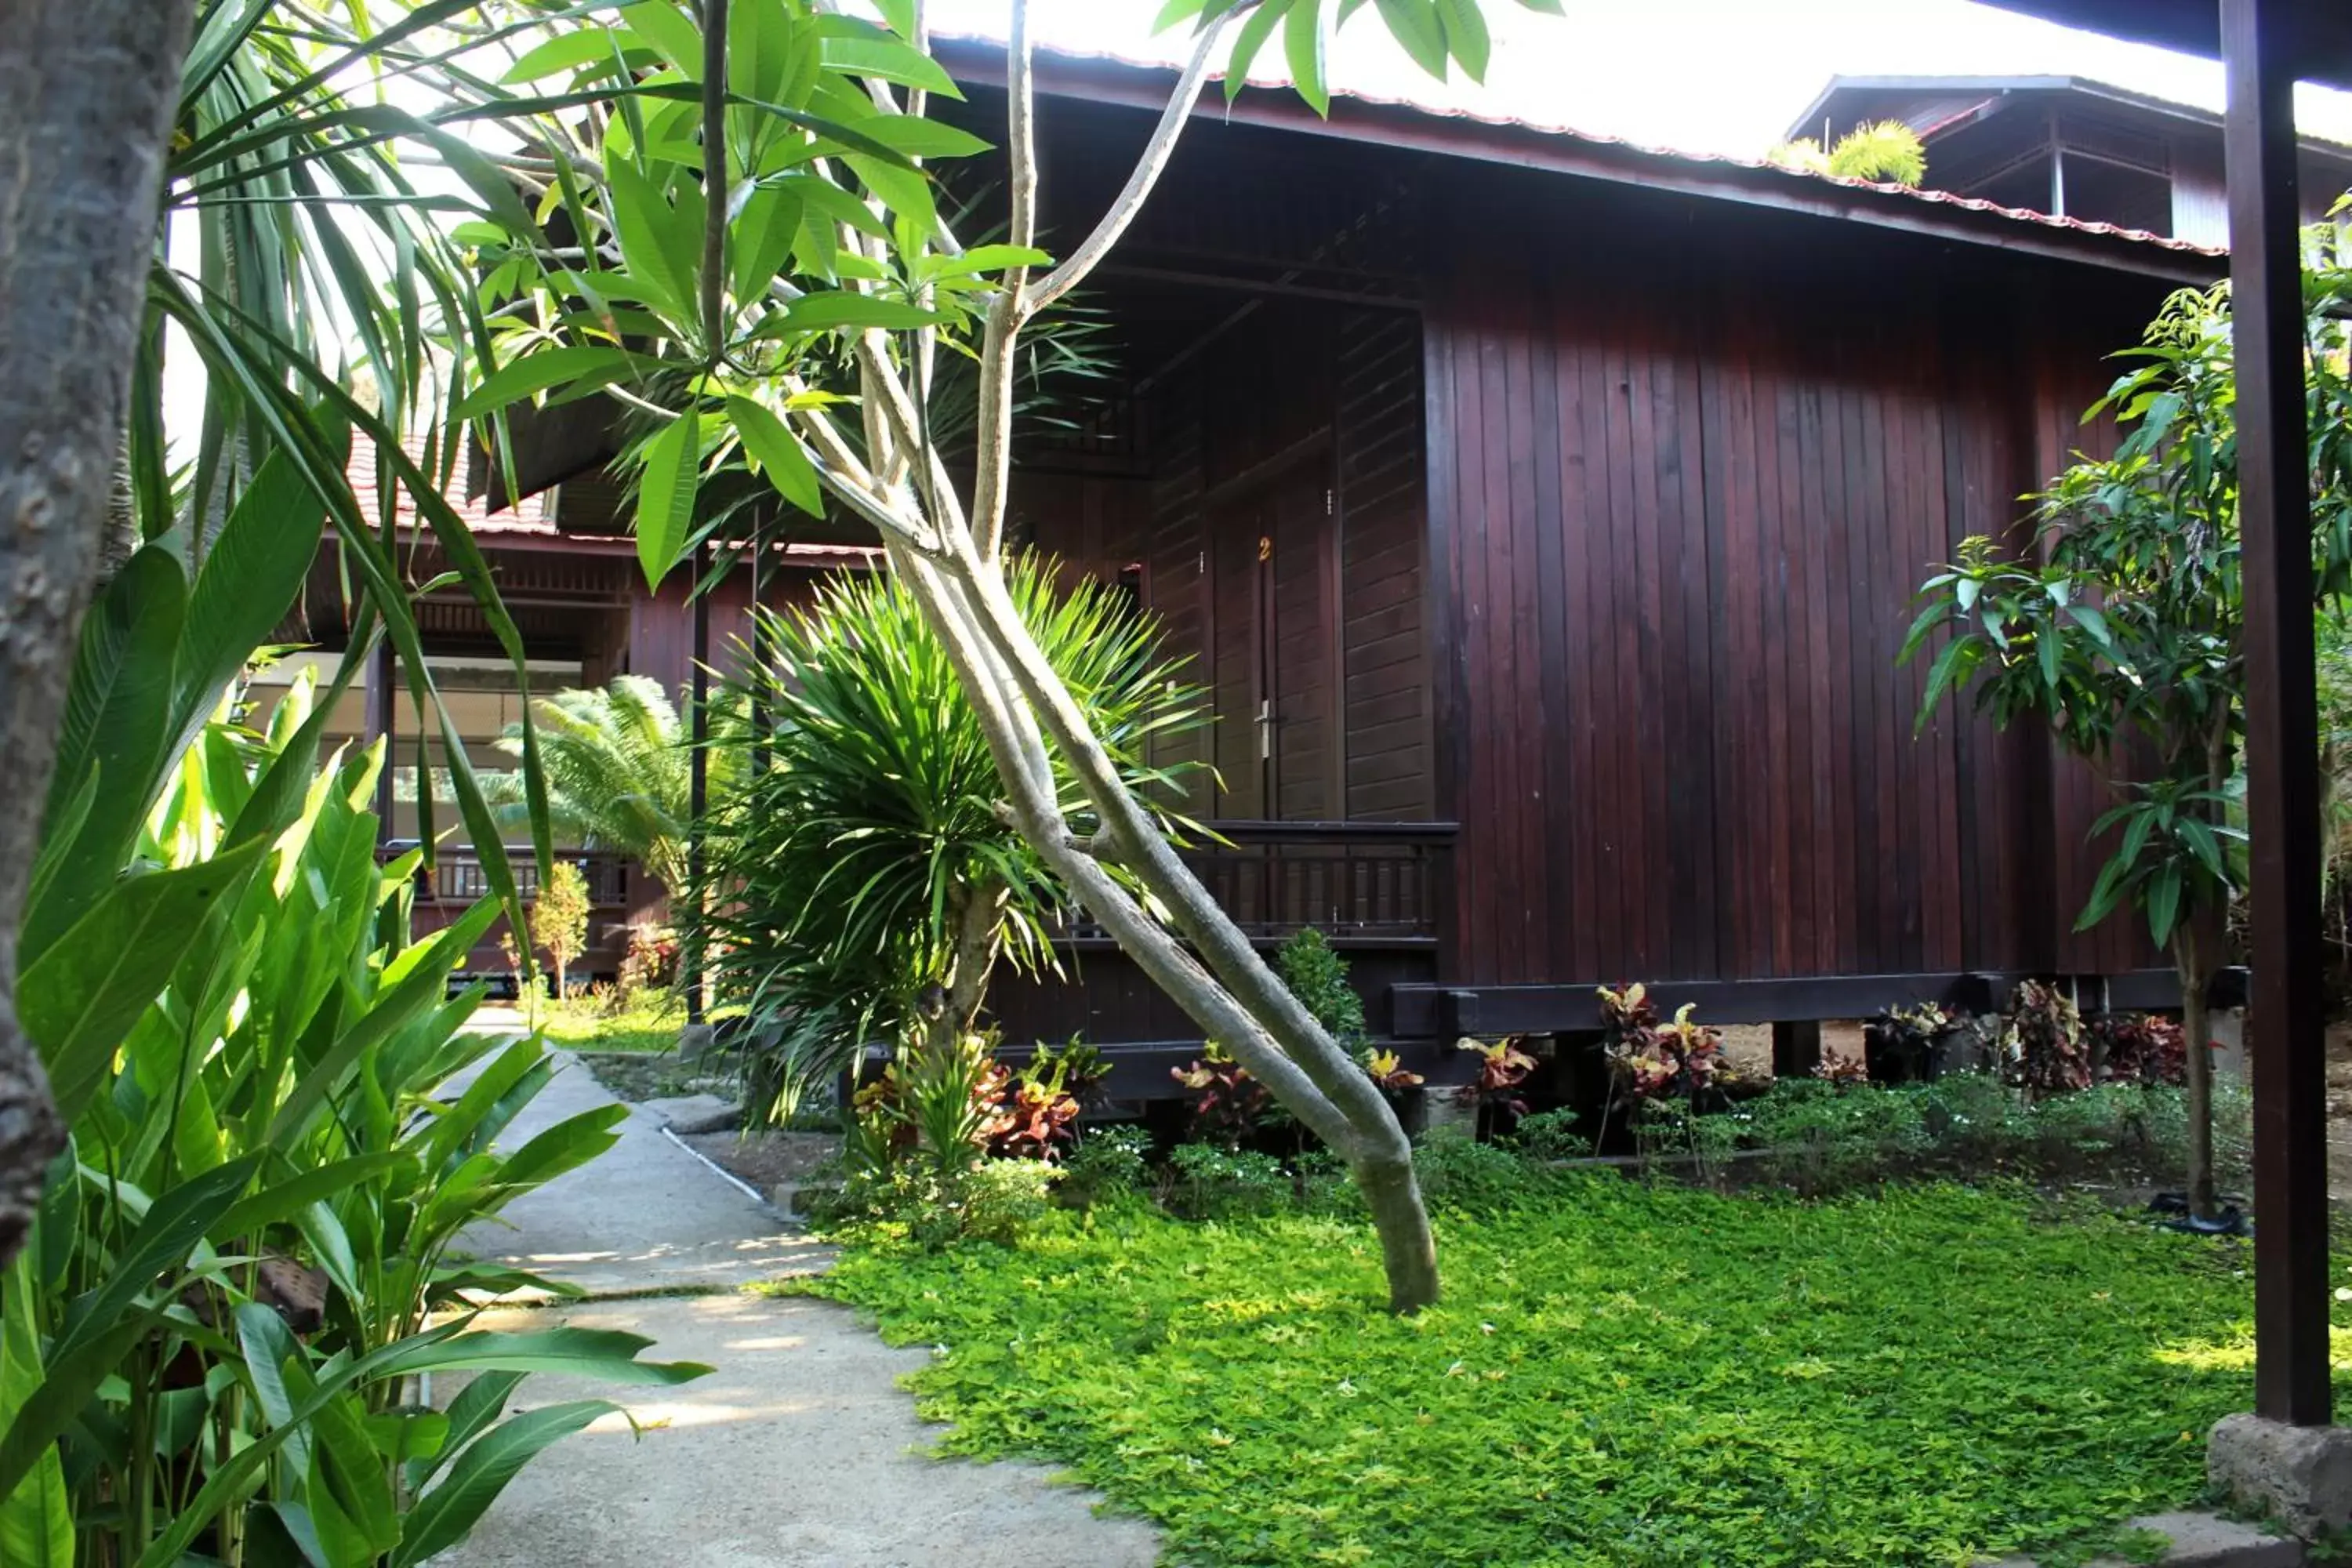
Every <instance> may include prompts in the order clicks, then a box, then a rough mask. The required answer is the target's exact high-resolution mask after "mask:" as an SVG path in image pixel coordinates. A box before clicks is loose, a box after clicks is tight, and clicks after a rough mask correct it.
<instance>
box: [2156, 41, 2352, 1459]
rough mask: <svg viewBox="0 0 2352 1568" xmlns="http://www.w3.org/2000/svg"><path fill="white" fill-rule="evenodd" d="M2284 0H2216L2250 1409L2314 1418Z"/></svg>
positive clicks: (2305, 568)
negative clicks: (2239, 621)
mask: <svg viewBox="0 0 2352 1568" xmlns="http://www.w3.org/2000/svg"><path fill="white" fill-rule="evenodd" d="M2293 13H2294V6H2292V5H2288V4H2287V3H2286V0H2222V4H2221V56H2222V62H2223V67H2224V74H2225V75H2226V76H2227V78H2228V81H2229V110H2228V114H2227V118H2226V132H2225V135H2226V143H2227V149H2228V154H2227V156H2228V173H2229V202H2230V246H2231V259H2230V280H2231V296H2232V299H2233V300H2234V318H2235V322H2236V357H2237V377H2238V484H2239V518H2240V523H2241V528H2242V547H2243V552H2244V554H2243V560H2244V571H2245V586H2246V604H2245V626H2246V634H2245V635H2246V819H2247V824H2248V827H2249V830H2250V832H2251V834H2252V845H2251V849H2252V868H2251V873H2252V874H2251V879H2250V883H2249V889H2248V892H2249V901H2250V903H2251V905H2252V939H2253V951H2252V962H2253V1013H2252V1035H2253V1049H2252V1052H2251V1056H2252V1074H2253V1098H2254V1148H2253V1159H2254V1204H2255V1209H2256V1213H2257V1215H2258V1222H2257V1225H2256V1228H2255V1235H2254V1350H2255V1363H2254V1409H2255V1414H2257V1415H2261V1416H2263V1417H2265V1418H2266V1419H2269V1420H2272V1421H2278V1422H2284V1423H2288V1424H2291V1425H2294V1426H2325V1425H2326V1423H2327V1421H2328V1419H2329V1416H2330V1404H2329V1388H2328V1357H2327V1304H2328V1290H2327V1141H2326V1140H2327V1130H2326V1108H2327V1094H2326V1088H2327V1086H2326V1055H2325V1049H2324V1044H2323V1036H2322V1028H2323V1025H2324V1021H2325V1020H2324V1012H2323V1006H2324V1004H2323V995H2322V990H2321V980H2320V964H2321V960H2322V952H2321V946H2320V924H2319V921H2320V900H2319V893H2320V889H2319V866H2320V842H2319V836H2320V820H2319V809H2320V806H2319V757H2318V740H2317V735H2318V714H2317V697H2316V693H2315V672H2314V667H2313V658H2312V572H2311V487H2310V479H2309V477H2308V476H2309V464H2310V458H2309V446H2308V437H2307V434H2306V431H2305V413H2304V331H2303V327H2304V312H2303V280H2302V250H2301V237H2300V235H2299V233H2298V229H2297V216H2298V212H2297V206H2296V200H2295V136H2294V58H2295V57H2294V37H2293V33H2292V28H2293V22H2292V20H2291V18H2292V16H2293ZM2204 1045H2205V1042H2203V1041H2201V1040H2192V1041H2190V1042H2189V1049H2191V1050H2200V1049H2202V1048H2204Z"/></svg>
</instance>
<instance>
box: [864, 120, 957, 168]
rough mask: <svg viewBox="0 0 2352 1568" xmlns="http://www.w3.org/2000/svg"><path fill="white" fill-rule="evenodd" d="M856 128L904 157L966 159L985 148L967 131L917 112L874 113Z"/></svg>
mask: <svg viewBox="0 0 2352 1568" xmlns="http://www.w3.org/2000/svg"><path fill="white" fill-rule="evenodd" d="M857 129H858V130H859V131H861V132H864V133H865V134H866V135H867V136H869V137H872V138H873V139H874V140H875V141H877V142H880V143H882V145H884V146H885V147H887V148H889V149H890V150H891V151H892V152H894V153H898V154H900V155H901V156H903V157H908V158H970V157H972V156H974V155H975V154H977V153H985V152H987V151H988V147H989V144H988V143H987V142H983V141H982V140H981V139H980V138H979V137H977V136H974V135H973V134H972V133H971V132H969V131H963V130H959V129H958V128H957V127H955V126H952V125H950V124H949V123H947V121H943V120H932V119H929V118H928V117H926V116H924V115H920V114H877V115H876V116H875V117H874V118H873V119H871V120H868V121H864V122H862V123H861V124H860V125H859V126H858V127H857Z"/></svg>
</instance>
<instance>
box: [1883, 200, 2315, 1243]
mask: <svg viewBox="0 0 2352 1568" xmlns="http://www.w3.org/2000/svg"><path fill="white" fill-rule="evenodd" d="M2313 256H2314V262H2315V264H2314V266H2313V268H2312V269H2311V270H2310V271H2308V272H2307V273H2306V277H2305V293H2306V297H2307V303H2308V307H2309V318H2308V327H2307V331H2308V334H2309V342H2310V350H2311V353H2310V362H2309V363H2310V368H2309V382H2310V407H2311V411H2312V421H2311V454H2310V473H2311V481H2312V491H2313V497H2314V502H2315V513H2314V515H2315V522H2316V525H2317V526H2316V527H2315V530H2314V534H2313V549H2314V552H2315V560H2314V565H2315V579H2314V580H2315V589H2316V593H2317V595H2318V596H2319V597H2320V599H2321V600H2323V601H2327V602H2334V601H2338V600H2340V599H2341V598H2342V596H2343V595H2344V594H2345V592H2346V591H2347V588H2352V381H2347V347H2352V338H2348V337H2347V329H2346V326H2345V323H2344V321H2343V319H2342V313H2343V310H2344V308H2345V306H2346V305H2347V303H2352V272H2347V270H2346V269H2345V268H2343V267H2342V265H2341V264H2340V263H2339V262H2338V260H2337V259H2336V254H2335V251H2334V247H2333V244H2332V241H2331V240H2330V239H2328V238H2327V237H2325V236H2321V237H2315V240H2314V251H2313ZM2126 357H2127V358H2129V359H2130V360H2132V361H2133V362H2134V363H2133V365H2132V368H2131V369H2130V370H2129V371H2128V372H2127V373H2126V374H2125V375H2124V376H2123V377H2122V378H2121V379H2119V380H2118V381H2116V384H2115V385H2114V386H2113V387H2111V388H2110V389H2109V390H2108V393H2107V395H2105V397H2104V398H2102V399H2100V401H2099V402H2098V403H2097V404H2096V405H2095V406H2094V407H2093V408H2092V410H2091V416H2097V415H2100V414H2103V413H2106V412H2110V411H2112V412H2113V413H2114V414H2115V415H2116V416H2117V417H2118V418H2119V419H2120V420H2121V422H2122V423H2123V424H2124V425H2125V426H2126V433H2125V435H2124V437H2123V439H2122V441H2121V442H2120V443H2119V444H2118V445H2117V447H2116V453H2115V456H2114V457H2112V458H2095V459H2094V458H2084V459H2083V460H2081V461H2078V462H2076V463H2075V464H2074V467H2072V468H2068V469H2067V470H2066V471H2065V472H2064V473H2063V474H2061V475H2059V476H2058V478H2057V479H2056V480H2055V481H2054V482H2053V484H2052V486H2051V488H2050V489H2048V490H2046V491H2045V492H2043V493H2042V495H2040V496H2039V497H2037V498H2035V499H2036V501H2037V506H2036V510H2035V511H2034V514H2033V518H2032V529H2033V533H2032V538H2033V541H2034V544H2035V546H2036V548H2035V549H2034V550H2032V552H2026V553H2022V554H2017V555H2011V554H2008V553H2005V552H2003V551H2002V550H2000V548H1999V547H1997V546H1996V545H1995V544H1994V543H1993V542H1992V541H1990V540H1989V539H1985V538H1982V537H1976V538H1971V539H1969V540H1968V541H1966V542H1964V543H1963V544H1962V545H1961V547H1960V552H1959V559H1958V561H1957V562H1955V563H1952V564H1951V565H1948V566H1947V567H1945V568H1944V569H1943V570H1941V571H1939V572H1937V574H1935V575H1934V576H1932V577H1930V578H1929V579H1928V580H1927V584H1925V586H1923V587H1922V589H1921V590H1920V598H1921V600H1922V602H1923V603H1922V608H1921V610H1920V612H1919V616H1918V618H1917V619H1916V621H1915V622H1914V623H1913V625H1912V627H1911V631H1910V635H1909V637H1908V638H1907V639H1906V642H1905V644H1904V648H1903V657H1904V658H1906V659H1909V658H1914V657H1915V656H1916V655H1918V654H1919V653H1921V652H1922V651H1924V650H1925V649H1926V648H1927V647H1930V646H1931V645H1934V644H1935V643H1937V641H1938V640H1939V639H1942V646H1941V647H1940V648H1939V649H1938V651H1937V654H1936V658H1935V661H1934V663H1933V665H1932V666H1931V667H1930V668H1929V672H1928V678H1927V694H1926V699H1925V701H1924V703H1923V705H1922V707H1921V709H1920V714H1919V719H1920V723H1921V724H1922V725H1924V724H1925V723H1926V722H1927V719H1928V718H1929V717H1930V716H1931V715H1932V714H1933V712H1934V711H1935V710H1936V709H1937V706H1938V705H1939V704H1941V703H1942V702H1943V700H1945V699H1946V697H1948V696H1952V695H1957V694H1958V693H1960V692H1963V691H1967V690H1969V689H1973V690H1974V691H1975V694H1976V700H1977V703H1978V705H1979V707H1980V708H1983V709H1985V710H1988V711H1990V713H1991V714H1992V715H1993V717H1994V719H1995V721H1997V722H1999V723H2000V724H2003V725H2007V724H2010V723H2012V722H2018V721H2034V722H2041V723H2046V724H2047V725H2048V726H2049V727H2050V730H2051V732H2052V733H2053V735H2054V736H2056V737H2057V739H2058V741H2059V742H2060V743H2061V744H2062V745H2063V746H2064V747H2065V748H2066V749H2067V750H2068V751H2070V752H2074V753H2075V754H2076V755H2078V756H2083V757H2086V758H2089V759H2091V760H2093V761H2094V762H2095V763H2098V764H2099V765H2100V766H2101V767H2102V768H2103V769H2104V770H2105V773H2106V774H2107V775H2108V776H2109V777H2110V778H2112V779H2113V780H2115V781H2116V790H2117V792H2118V795H2119V797H2120V798H2119V799H2118V800H2117V803H2116V805H2115V807H2114V808H2113V809H2112V810H2110V811H2108V812H2107V813H2106V814H2105V816H2102V817H2101V818H2100V819H2099V820H2098V822H2097V824H2096V825H2095V827H2094V829H2093V831H2094V833H2095V834H2096V835H2105V836H2108V837H2109V839H2110V841H2111V842H2112V844H2113V845H2114V853H2113V854H2112V855H2111V856H2110V857H2109V858H2108V859H2107V861H2106V863H2105V866H2104V867H2102V868H2101V869H2100V872H2099V877H2098V880H2097V882H2096V884H2095V886H2094V887H2093V889H2092V891H2091V897H2090V900H2089V902H2088V903H2087V904H2086V905H2085V906H2084V909H2083V911H2082V915H2081V918H2080V920H2079V921H2077V929H2083V928H2087V927H2089V926H2093V925H2095V924H2097V923H2098V922H2099V921H2104V920H2105V919H2106V918H2107V917H2108V916H2109V915H2111V914H2113V913H2114V912H2115V911H2116V910H2118V909H2122V908H2125V907H2126V906H2128V907H2129V908H2132V909H2134V910H2138V911H2139V912H2140V913H2141V914H2142V915H2143V916H2144V917H2145V918H2146V920H2147V929H2148V934H2149V935H2150V936H2151V937H2153V938H2154V939H2155V941H2156V943H2157V945H2158V947H2160V948H2163V949H2165V950H2166V951H2167V952H2169V953H2170V954H2171V956H2172V960H2173V965H2174V968H2175V969H2176V970H2177V971H2178V973H2179V979H2180V994H2181V1012H2182V1023H2183V1025H2184V1031H2185V1033H2186V1035H2187V1037H2188V1040H2189V1053H2188V1090H2189V1205H2190V1208H2191V1212H2192V1213H2194V1214H2195V1215H2198V1216H2200V1217H2205V1216H2210V1215H2211V1214H2212V1212H2213V1207H2214V1193H2213V1158H2212V1118H2211V1099H2212V1081H2211V1079H2212V1067H2211V1058H2210V1053H2209V1051H2208V1049H2207V1042H2208V1040H2209V1038H2210V1029H2209V1027H2208V1024H2207V1018H2206V992H2207V989H2208V987H2209V986H2210V983H2211V980H2212V977H2213V973H2214V971H2215V970H2216V969H2218V968H2220V967H2221V964H2222V963H2224V962H2225V953H2224V951H2223V938H2222V919H2223V916H2224V914H2225V912H2226V910H2227V909H2228V906H2229V901H2230V900H2231V897H2232V896H2233V895H2234V893H2235V892H2236V890H2237V889H2239V888H2240V886H2241V885H2242V871H2243V857H2242V853H2241V846H2242V843H2243V840H2244V834H2243V832H2242V830H2241V829H2240V828H2239V827H2238V826H2235V824H2234V821H2233V816H2234V811H2233V805H2232V799H2231V795H2232V789H2231V781H2232V779H2233V778H2234V776H2235V773H2236V766H2237V763H2236V757H2237V744H2238V738H2239V736H2240V734H2241V733H2242V729H2243V707H2244V696H2245V655H2244V647H2243V633H2244V629H2245V604H2244V585H2243V579H2242V575H2241V574H2240V570H2239V540H2238V467H2237V418H2236V414H2237V395H2236V394H2237V384H2236V379H2235V374H2234V372H2233V370H2232V367H2231V353H2230V309H2229V294H2228V290H2227V289H2226V288H2216V289H2210V290H2206V291H2202V292H2200V291H2194V290H2191V291H2184V292H2182V293H2180V294H2178V295H2176V296H2174V297H2173V299H2172V300H2170V301H2168V303H2167V305H2166V306H2165V308H2164V310H2163V312H2162V314H2160V315H2159V316H2158V318H2157V320H2156V321H2155V322H2154V323H2153V324H2152V325H2151V326H2150V327H2149V328H2148V330H2147V336H2146V340H2145V341H2144V342H2142V343H2141V344H2140V345H2139V346H2138V347H2137V348H2135V349H2132V350H2129V351H2127V353H2126ZM2086 417H2087V416H2086ZM1947 634H1948V635H1947ZM2260 956H2261V955H2260V954H2256V955H2255V957H2256V961H2257V962H2259V961H2260Z"/></svg>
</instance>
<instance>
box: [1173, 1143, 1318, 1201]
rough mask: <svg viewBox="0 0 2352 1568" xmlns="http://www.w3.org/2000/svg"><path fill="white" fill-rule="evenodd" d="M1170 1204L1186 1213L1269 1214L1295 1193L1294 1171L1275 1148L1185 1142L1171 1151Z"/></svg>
mask: <svg viewBox="0 0 2352 1568" xmlns="http://www.w3.org/2000/svg"><path fill="white" fill-rule="evenodd" d="M1168 1168H1169V1173H1170V1177H1171V1184H1170V1188H1169V1192H1168V1194H1167V1201H1168V1205H1169V1207H1170V1208H1171V1209H1172V1210H1174V1211H1175V1212H1176V1213H1177V1214H1179V1215H1182V1216H1183V1217H1184V1218H1186V1219H1235V1218H1243V1217H1247V1216H1251V1215H1269V1214H1273V1213H1274V1212H1276V1210H1277V1209H1280V1208H1282V1207H1283V1206H1284V1205H1286V1204H1287V1203H1288V1202H1289V1200H1290V1198H1291V1197H1292V1195H1293V1193H1294V1188H1293V1186H1292V1184H1291V1179H1290V1176H1289V1173H1287V1172H1286V1171H1284V1170H1283V1168H1282V1162H1280V1161H1279V1160H1276V1158H1275V1157H1274V1156H1273V1155H1271V1154H1260V1153H1255V1152H1251V1151H1249V1150H1245V1149H1244V1150H1236V1149H1227V1148H1222V1147H1220V1146H1218V1145H1217V1144H1214V1143H1180V1144H1178V1145H1177V1146H1176V1148H1175V1150H1174V1151H1173V1152H1171V1153H1170V1154H1169V1156H1168Z"/></svg>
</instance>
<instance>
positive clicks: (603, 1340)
mask: <svg viewBox="0 0 2352 1568" xmlns="http://www.w3.org/2000/svg"><path fill="white" fill-rule="evenodd" d="M652 1345H653V1341H651V1340H649V1339H647V1338H646V1337H645V1336H644V1335H642V1334H633V1333H629V1332H627V1331H624V1330H620V1329H570V1328H566V1329H536V1330H532V1331H530V1332H527V1333H495V1332H490V1331H484V1330H472V1331H467V1332H464V1333H460V1334H456V1335H452V1336H447V1337H442V1336H436V1335H430V1334H420V1335H418V1336H416V1337H415V1339H411V1340H404V1341H403V1342H401V1343H399V1344H397V1345H394V1346H392V1347H391V1348H390V1349H389V1350H387V1351H383V1352H377V1353H376V1354H374V1355H371V1356H369V1357H368V1358H367V1363H368V1371H369V1375H370V1376H372V1377H379V1378H381V1377H396V1376H402V1375H404V1374H406V1373H417V1372H444V1371H450V1370H455V1369H458V1368H467V1367H478V1368H482V1369H485V1370H488V1371H501V1372H553V1373H571V1374H572V1375H574V1376H578V1377H589V1378H595V1379H598V1380H600V1381H603V1382H607V1383H625V1384H654V1385H658V1386H663V1387H673V1386H676V1385H677V1384H681V1383H691V1382H693V1381H694V1380H695V1379H696V1378H698V1377H701V1376H703V1375H704V1374H706V1373H709V1371H710V1368H709V1367H707V1366H704V1365H702V1364H701V1363H698V1362H648V1361H639V1360H637V1359H636V1358H637V1355H638V1352H642V1351H645V1350H647V1349H650V1348H651V1347H652Z"/></svg>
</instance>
